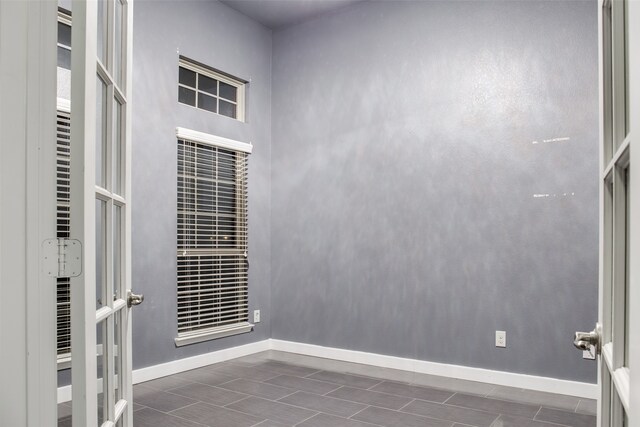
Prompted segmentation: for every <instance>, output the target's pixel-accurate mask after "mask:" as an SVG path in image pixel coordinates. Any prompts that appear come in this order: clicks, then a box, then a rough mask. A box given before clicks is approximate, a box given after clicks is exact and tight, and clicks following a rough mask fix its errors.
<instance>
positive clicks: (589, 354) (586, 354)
mask: <svg viewBox="0 0 640 427" xmlns="http://www.w3.org/2000/svg"><path fill="white" fill-rule="evenodd" d="M582 358H583V359H589V360H594V359H595V358H596V348H595V347H594V346H590V347H589V350H583V351H582Z"/></svg>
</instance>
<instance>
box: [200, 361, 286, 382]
mask: <svg viewBox="0 0 640 427" xmlns="http://www.w3.org/2000/svg"><path fill="white" fill-rule="evenodd" d="M212 370H213V371H214V372H218V373H221V374H225V375H227V376H230V377H235V378H246V379H251V380H253V381H266V380H268V379H271V378H275V377H277V376H279V375H282V373H281V372H276V371H273V370H272V369H268V368H266V367H264V366H260V365H258V366H250V367H246V366H239V365H232V364H224V365H220V366H218V365H214V366H212Z"/></svg>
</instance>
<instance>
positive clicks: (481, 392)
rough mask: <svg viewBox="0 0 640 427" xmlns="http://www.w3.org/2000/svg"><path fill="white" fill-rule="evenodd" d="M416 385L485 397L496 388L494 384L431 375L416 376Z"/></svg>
mask: <svg viewBox="0 0 640 427" xmlns="http://www.w3.org/2000/svg"><path fill="white" fill-rule="evenodd" d="M413 383H414V384H416V385H423V386H427V387H435V388H441V389H445V390H450V391H454V392H459V393H464V394H475V395H478V396H485V395H486V394H487V393H490V392H491V391H492V390H493V388H494V386H493V385H492V384H486V383H480V382H477V381H467V380H461V379H458V378H449V377H441V376H437V375H429V374H416V376H415V379H414V381H413Z"/></svg>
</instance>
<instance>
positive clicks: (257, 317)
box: [253, 310, 260, 323]
mask: <svg viewBox="0 0 640 427" xmlns="http://www.w3.org/2000/svg"><path fill="white" fill-rule="evenodd" d="M253 323H260V310H253Z"/></svg>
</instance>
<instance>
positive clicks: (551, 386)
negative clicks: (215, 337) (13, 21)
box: [271, 339, 599, 399]
mask: <svg viewBox="0 0 640 427" xmlns="http://www.w3.org/2000/svg"><path fill="white" fill-rule="evenodd" d="M271 349H273V350H278V351H286V352H289V353H297V354H304V355H306V356H315V357H322V358H325V359H334V360H342V361H345V362H353V363H362V364H364V365H371V366H378V367H382V368H392V369H399V370H403V371H411V372H418V373H421V374H430V375H439V376H444V377H450V378H459V379H463V380H469V381H479V382H484V383H489V384H496V385H503V386H509V387H518V388H526V389H529V390H537V391H545V392H549V393H558V394H567V395H571V396H576V397H582V398H586V399H597V398H598V395H599V388H598V385H597V384H589V383H582V382H578V381H567V380H560V379H556V378H548V377H537V376H533V375H525V374H516V373H512V372H504V371H492V370H489V369H482V368H472V367H468V366H460V365H449V364H446V363H436V362H427V361H424V360H416V359H407V358H402V357H394V356H385V355H382V354H375V353H366V352H363V351H353V350H344V349H340V348H332V347H322V346H318V345H313V344H303V343H297V342H291V341H281V340H275V339H272V340H271Z"/></svg>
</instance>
